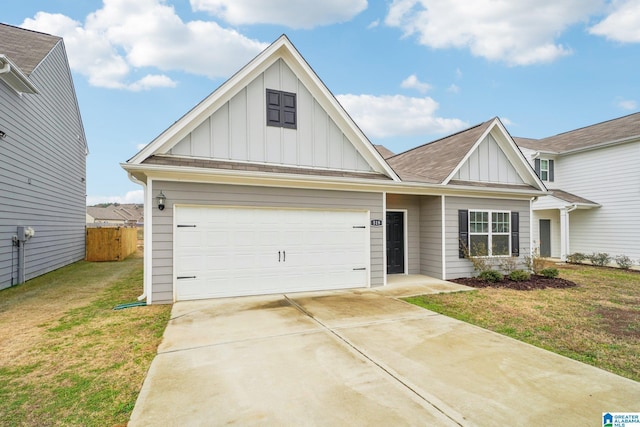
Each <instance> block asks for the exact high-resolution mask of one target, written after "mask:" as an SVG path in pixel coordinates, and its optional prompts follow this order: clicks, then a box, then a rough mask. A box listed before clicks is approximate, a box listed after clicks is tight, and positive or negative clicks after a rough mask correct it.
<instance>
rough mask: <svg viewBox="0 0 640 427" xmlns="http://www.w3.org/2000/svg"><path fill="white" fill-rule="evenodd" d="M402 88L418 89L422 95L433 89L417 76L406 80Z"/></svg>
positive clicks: (411, 76) (412, 75)
mask: <svg viewBox="0 0 640 427" xmlns="http://www.w3.org/2000/svg"><path fill="white" fill-rule="evenodd" d="M400 86H401V87H403V88H405V89H416V90H417V91H418V92H420V93H425V92H427V91H428V90H429V89H431V85H430V84H428V83H423V82H421V81H420V80H418V77H416V75H415V74H411V75H410V76H409V77H407V78H406V79H404V80H403V81H402V83H401V84H400Z"/></svg>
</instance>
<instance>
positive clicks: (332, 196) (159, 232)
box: [122, 36, 546, 304]
mask: <svg viewBox="0 0 640 427" xmlns="http://www.w3.org/2000/svg"><path fill="white" fill-rule="evenodd" d="M385 156H391V157H389V158H388V159H387V160H385V159H384V158H383V156H382V155H381V154H380V153H379V152H378V151H377V150H376V148H375V147H374V146H373V144H371V142H370V141H369V140H368V139H367V137H366V136H365V135H364V134H363V133H362V131H361V130H360V128H359V127H358V126H357V125H356V124H355V123H354V122H353V120H352V119H351V118H350V117H349V115H348V114H347V113H346V112H345V110H344V109H343V108H342V106H341V105H340V104H339V103H338V101H337V100H336V98H335V97H334V96H333V95H332V94H331V92H330V91H329V89H327V87H325V86H324V84H323V83H322V81H321V80H320V79H319V77H318V76H317V75H316V74H315V73H314V71H313V70H312V69H311V67H310V66H309V64H308V63H307V62H306V61H305V60H304V59H303V58H302V56H301V55H300V53H299V52H298V51H297V50H296V49H295V48H294V46H293V45H292V44H291V42H290V41H289V39H288V38H287V37H286V36H282V37H280V38H279V39H278V40H276V41H275V42H274V43H273V44H272V45H271V46H269V47H268V48H267V49H266V50H264V51H263V52H262V53H261V54H260V55H258V56H257V57H256V58H255V59H254V60H253V61H251V62H250V63H249V64H248V65H247V66H245V67H244V68H243V69H241V70H240V71H239V72H238V73H236V74H235V75H234V76H233V77H232V78H231V79H229V80H228V81H227V82H225V83H224V84H223V85H222V86H220V87H219V88H218V89H217V90H216V91H214V92H213V93H212V94H211V95H209V96H208V97H207V98H206V99H205V100H204V101H202V102H201V103H200V104H198V105H197V106H195V107H194V108H193V109H192V110H191V111H190V112H188V113H187V114H186V115H185V116H183V117H182V118H181V119H180V120H178V121H177V122H176V123H174V124H173V125H172V126H170V127H169V128H168V129H167V130H166V131H165V132H163V133H162V134H161V135H160V136H158V137H157V138H156V139H155V140H154V141H152V142H151V143H150V144H149V145H147V146H146V147H145V148H144V149H142V150H141V151H140V152H139V153H138V154H136V155H135V156H134V157H133V158H131V159H130V160H129V161H127V162H126V163H124V164H123V165H122V167H123V168H124V169H125V170H126V171H127V172H128V173H129V176H130V178H131V179H133V180H135V181H137V182H140V183H141V185H142V186H143V187H144V189H145V201H144V206H145V230H144V232H145V238H144V240H145V273H144V294H143V295H142V296H141V298H146V299H147V303H149V304H152V303H171V302H174V301H178V300H186V299H199V298H213V297H223V296H235V295H252V294H267V293H281V292H295V291H307V290H327V289H342V288H357V287H374V286H384V285H386V284H387V282H388V280H393V279H392V276H393V275H394V274H424V275H429V276H434V277H438V278H443V279H448V278H455V277H460V276H468V275H471V274H473V270H472V267H471V263H470V262H469V261H468V260H467V259H463V258H462V257H461V254H460V242H461V241H462V242H464V243H465V244H468V245H473V244H474V243H483V244H485V245H486V246H487V247H489V248H490V250H491V251H492V253H491V256H493V257H511V256H514V257H519V259H520V260H522V259H523V256H524V255H527V254H529V253H530V232H529V230H530V208H531V206H530V203H531V200H532V199H533V198H534V197H536V196H542V195H544V194H546V189H545V186H544V184H543V183H542V182H541V181H540V180H539V178H538V177H537V175H536V174H535V172H534V171H533V168H531V166H530V165H529V164H528V163H527V161H526V159H525V158H524V156H523V155H522V153H521V152H520V150H519V149H518V148H517V146H516V145H515V143H514V141H513V139H512V138H511V137H510V136H509V134H508V133H507V131H506V130H505V128H504V126H503V125H502V123H501V122H500V120H498V119H497V118H495V119H491V120H489V121H487V122H485V123H482V124H480V125H478V126H474V127H472V128H470V129H468V130H466V131H463V132H459V133H457V134H455V135H452V136H450V137H447V138H443V139H440V140H438V141H434V142H432V143H430V144H427V145H423V146H421V147H418V148H415V149H413V150H410V151H407V152H405V153H401V154H398V155H395V156H393V155H392V153H390V152H385Z"/></svg>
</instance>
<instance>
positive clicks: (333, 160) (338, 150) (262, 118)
mask: <svg viewBox="0 0 640 427" xmlns="http://www.w3.org/2000/svg"><path fill="white" fill-rule="evenodd" d="M266 89H274V90H282V91H285V92H292V93H295V94H296V115H297V128H296V129H287V128H282V127H274V126H267V125H266V98H265V96H266V95H265V93H266ZM169 154H174V155H179V156H190V157H205V158H209V157H212V158H215V159H219V160H236V161H250V162H258V163H269V164H279V165H288V166H303V167H318V168H328V169H338V170H349V171H371V170H372V168H371V167H370V166H369V165H368V164H367V162H366V161H365V159H364V158H363V157H362V155H361V154H360V153H359V152H358V151H357V150H356V149H355V147H354V145H353V144H352V143H351V141H350V140H349V139H348V138H347V137H346V136H345V135H344V133H343V132H342V131H341V130H340V128H339V127H338V125H337V124H336V123H335V122H334V121H333V120H332V119H331V117H329V114H327V112H326V111H325V110H324V109H323V108H322V107H321V106H320V104H319V103H318V101H317V100H316V99H315V98H314V97H313V96H312V95H311V93H310V92H309V90H308V89H307V88H306V87H305V86H304V84H303V83H302V82H301V81H300V80H299V79H298V78H297V77H296V75H295V74H294V73H293V71H291V69H290V68H289V67H288V66H287V65H286V63H285V62H284V61H283V60H282V59H279V60H278V61H276V62H275V63H274V64H273V65H271V66H270V67H269V68H268V69H267V70H266V71H265V72H264V73H262V74H260V75H259V76H258V77H257V78H255V79H254V80H253V81H252V82H250V83H249V84H248V85H247V86H246V87H245V88H244V89H242V90H241V91H240V92H239V93H238V94H236V95H235V96H234V97H233V98H231V100H230V101H229V102H227V103H225V104H224V105H222V106H221V107H220V108H219V109H218V110H217V111H215V112H214V113H213V114H212V115H211V116H210V117H209V118H207V119H206V120H205V121H204V122H203V123H202V124H200V125H199V126H198V127H197V128H196V129H195V130H194V131H192V132H191V133H190V134H188V135H187V136H185V137H184V138H183V139H182V140H181V141H180V142H178V143H177V144H176V145H175V146H174V147H173V148H172V149H171V150H170V151H169Z"/></svg>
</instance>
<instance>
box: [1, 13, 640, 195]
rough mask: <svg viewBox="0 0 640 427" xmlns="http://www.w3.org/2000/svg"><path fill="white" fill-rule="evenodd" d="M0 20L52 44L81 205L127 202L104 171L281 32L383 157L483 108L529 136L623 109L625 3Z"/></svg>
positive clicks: (637, 78)
mask: <svg viewBox="0 0 640 427" xmlns="http://www.w3.org/2000/svg"><path fill="white" fill-rule="evenodd" d="M2 22H4V23H7V24H11V25H16V26H20V27H25V28H30V29H34V30H38V31H42V32H45V33H49V34H54V35H58V36H62V37H64V39H65V46H66V49H67V54H68V56H69V62H70V64H71V68H72V72H73V77H74V83H75V88H76V93H77V95H78V100H79V103H80V110H81V113H82V117H83V121H84V126H85V131H86V135H87V140H88V143H89V148H90V152H91V153H90V155H89V157H88V159H87V203H88V204H94V203H98V202H107V201H118V202H121V203H126V202H141V201H142V189H141V187H139V186H138V185H136V184H134V183H132V182H131V181H129V179H128V178H127V175H126V173H125V172H124V171H123V170H122V169H121V168H120V166H119V164H120V163H121V162H124V161H126V160H127V159H129V158H130V157H132V156H133V155H134V154H135V153H136V152H137V151H138V150H139V149H140V148H141V147H142V146H144V145H146V144H147V143H149V142H150V141H151V140H153V139H154V138H155V137H156V136H157V135H158V134H160V133H161V132H162V131H163V130H164V129H166V128H167V127H168V126H170V125H171V124H172V123H173V122H174V121H175V120H177V119H178V118H180V117H181V116H182V115H183V114H184V113H186V112H187V111H188V110H189V109H191V108H192V107H193V106H194V105H196V104H197V103H198V102H199V101H201V100H202V99H204V98H205V97H206V96H207V95H208V94H209V93H211V92H212V91H213V90H215V89H216V88H217V87H218V86H219V85H220V84H221V83H223V82H224V81H225V80H226V79H227V78H228V77H230V76H231V75H232V74H233V73H234V72H235V71H237V70H238V69H240V68H241V67H242V66H243V65H245V64H246V63H247V62H248V61H249V60H251V58H253V57H254V56H255V55H256V54H257V53H259V52H260V51H261V50H262V49H263V48H264V47H266V46H267V45H268V44H269V43H271V42H273V41H274V40H275V39H277V38H278V37H279V36H280V35H281V34H283V33H285V34H287V35H288V37H289V38H290V39H291V41H292V42H293V43H294V45H295V46H296V47H297V48H298V50H299V51H300V53H301V54H302V55H303V56H304V57H305V58H306V60H307V61H308V62H309V64H310V65H311V67H312V68H313V69H314V70H315V71H316V73H317V74H318V75H319V76H320V78H321V79H322V80H323V81H324V83H325V84H326V85H327V86H328V88H329V89H330V90H331V91H332V92H333V93H334V95H336V97H337V98H338V100H339V101H340V102H341V103H342V104H343V106H344V107H345V108H346V110H347V111H348V112H349V114H351V116H352V117H353V118H354V119H355V121H356V123H357V124H358V125H359V126H360V127H361V128H362V129H363V131H364V132H365V134H367V136H368V137H369V139H370V140H371V141H372V142H373V143H376V144H384V145H385V146H387V147H388V148H389V149H391V150H392V151H395V152H400V151H403V150H406V149H408V148H411V147H413V146H415V145H419V144H422V143H425V142H429V141H432V140H434V139H437V138H439V137H442V136H445V135H448V134H450V133H453V132H456V131H458V130H461V129H464V128H466V127H468V126H472V125H475V124H477V123H480V122H482V121H485V120H487V119H489V118H491V117H494V116H499V117H500V118H501V119H502V120H503V122H504V123H505V125H506V127H507V129H508V130H509V131H510V133H511V134H512V135H513V136H523V137H530V138H541V137H545V136H550V135H554V134H557V133H560V132H564V131H567V130H572V129H575V128H579V127H582V126H586V125H590V124H594V123H598V122H601V121H605V120H609V119H612V118H616V117H620V116H624V115H627V114H630V113H634V112H637V111H638V110H639V108H638V103H639V102H640V73H638V70H639V69H640V0H613V1H604V0H519V1H517V2H515V1H512V2H509V1H498V0H475V1H473V2H470V1H468V0H394V1H391V0H386V1H385V0H381V1H367V0H322V1H319V0H297V1H291V0H82V1H80V0H21V1H20V2H16V1H12V2H7V4H5V5H3V12H2Z"/></svg>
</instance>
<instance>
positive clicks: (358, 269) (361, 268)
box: [353, 267, 367, 271]
mask: <svg viewBox="0 0 640 427" xmlns="http://www.w3.org/2000/svg"><path fill="white" fill-rule="evenodd" d="M366 269H367V267H360V268H354V269H353V271H362V270H366Z"/></svg>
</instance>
